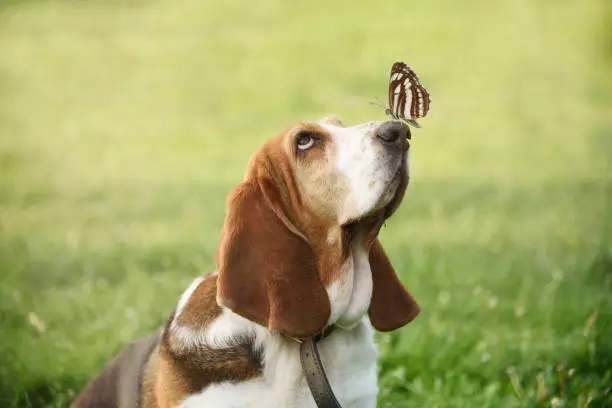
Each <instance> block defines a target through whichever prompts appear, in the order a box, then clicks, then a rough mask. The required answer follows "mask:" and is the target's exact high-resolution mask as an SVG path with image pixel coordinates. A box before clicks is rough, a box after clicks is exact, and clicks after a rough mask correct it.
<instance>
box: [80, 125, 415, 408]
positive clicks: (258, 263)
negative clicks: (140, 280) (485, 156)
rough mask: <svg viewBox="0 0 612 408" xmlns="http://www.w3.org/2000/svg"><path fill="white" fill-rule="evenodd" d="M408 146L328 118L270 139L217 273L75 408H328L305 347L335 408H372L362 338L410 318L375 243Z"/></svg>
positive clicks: (375, 129) (403, 134)
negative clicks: (308, 343) (316, 388)
mask: <svg viewBox="0 0 612 408" xmlns="http://www.w3.org/2000/svg"><path fill="white" fill-rule="evenodd" d="M409 139H410V130H409V128H408V126H406V124H404V123H403V122H397V121H391V122H368V123H364V124H360V125H357V126H352V127H345V126H343V125H342V123H341V122H340V120H339V119H338V118H336V117H332V118H326V119H323V120H320V121H312V122H308V121H306V122H299V123H296V124H294V125H292V126H290V127H288V128H287V129H285V130H284V131H283V132H282V133H281V134H280V135H278V136H276V137H274V138H272V139H270V140H268V141H267V142H266V143H265V144H264V145H263V147H262V148H261V149H260V150H259V151H257V152H256V153H255V154H254V155H253V156H252V158H251V160H250V161H249V163H248V166H247V170H246V175H245V178H244V181H243V182H242V183H241V184H239V185H238V186H237V187H235V188H234V190H233V191H232V192H231V194H230V195H229V198H228V201H227V214H226V218H225V222H224V225H223V227H222V230H221V237H220V243H219V247H218V251H217V257H216V265H217V270H216V272H213V273H210V274H208V275H206V276H203V277H200V278H197V279H196V280H195V281H194V282H193V283H192V284H191V286H190V287H189V288H188V289H187V290H186V291H185V292H184V293H183V295H182V296H181V297H180V300H179V302H178V305H177V307H176V309H175V310H174V312H173V314H172V315H171V316H170V318H169V319H168V321H167V322H166V324H165V325H164V327H162V328H161V329H159V330H158V331H156V332H155V333H153V334H151V335H149V336H148V337H146V338H144V339H141V340H139V341H136V342H135V343H132V344H131V345H129V346H128V347H127V348H126V349H124V350H123V351H122V352H121V353H120V354H119V355H118V356H117V357H116V358H115V359H114V360H112V361H111V362H110V363H108V364H107V365H106V367H105V368H104V369H103V370H102V372H101V373H100V374H99V375H98V376H97V377H96V378H95V379H93V380H92V381H91V382H90V383H89V384H88V385H87V386H86V387H85V389H84V390H83V391H82V392H81V393H80V394H79V395H78V396H77V397H76V399H75V401H74V402H73V407H75V408H83V407H94V408H99V407H100V408H103V407H113V408H114V407H130V408H132V407H142V408H153V407H155V408H167V407H215V408H218V407H228V408H229V407H245V408H246V407H291V408H306V407H317V406H318V407H322V406H327V405H325V404H322V403H320V402H319V401H318V400H317V401H315V396H314V395H313V392H311V389H310V388H309V384H310V383H309V382H308V381H307V379H308V378H307V376H306V375H305V372H304V368H303V366H302V365H303V362H301V359H300V353H301V351H300V347H301V346H300V343H302V342H303V341H305V340H307V339H313V338H316V344H317V346H318V351H317V357H318V358H319V359H320V361H322V363H323V366H324V368H323V367H321V370H322V371H323V374H322V375H323V376H325V377H326V379H325V381H328V386H331V389H333V394H335V398H337V400H336V401H337V402H338V404H339V405H337V406H340V405H341V406H343V407H353V408H373V407H375V406H376V398H377V394H378V385H377V365H376V362H377V350H376V347H375V344H374V341H373V330H374V329H376V330H379V331H383V332H386V331H391V330H395V329H398V328H400V327H403V326H404V325H406V324H407V323H409V322H410V321H412V320H413V319H414V318H415V317H416V316H417V314H418V313H419V310H420V309H419V306H418V304H417V303H416V301H415V300H414V299H413V297H412V296H411V295H410V293H408V292H407V291H406V289H405V288H404V287H403V286H402V283H401V282H400V280H399V279H398V277H397V275H396V273H395V270H394V269H393V266H392V265H391V262H390V260H389V258H388V257H387V255H386V254H385V251H384V250H383V247H382V246H381V243H380V242H379V240H378V238H377V236H378V233H379V230H380V228H381V226H382V225H383V223H384V222H385V221H386V220H387V219H388V218H389V217H390V216H391V215H392V214H393V213H394V212H395V211H396V209H397V208H398V206H399V204H400V202H401V201H402V199H403V197H404V193H405V191H406V187H407V185H408V180H409ZM322 333H327V335H322ZM319 366H320V365H319ZM319 374H320V373H319ZM328 388H329V387H328ZM324 393H325V392H324ZM329 406H333V405H329Z"/></svg>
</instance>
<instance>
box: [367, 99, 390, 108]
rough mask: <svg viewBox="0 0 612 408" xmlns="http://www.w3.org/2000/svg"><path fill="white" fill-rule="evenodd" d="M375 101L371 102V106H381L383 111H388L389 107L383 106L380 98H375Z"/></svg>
mask: <svg viewBox="0 0 612 408" xmlns="http://www.w3.org/2000/svg"><path fill="white" fill-rule="evenodd" d="M374 99H375V101H370V105H374V106H380V107H381V108H383V109H387V107H386V106H385V105H383V104H382V103H380V101H379V100H378V98H374Z"/></svg>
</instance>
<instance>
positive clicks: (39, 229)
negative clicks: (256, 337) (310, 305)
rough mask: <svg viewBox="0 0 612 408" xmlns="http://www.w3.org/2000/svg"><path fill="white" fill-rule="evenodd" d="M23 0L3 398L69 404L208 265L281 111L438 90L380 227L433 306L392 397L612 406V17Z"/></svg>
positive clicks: (392, 342)
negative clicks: (414, 80)
mask: <svg viewBox="0 0 612 408" xmlns="http://www.w3.org/2000/svg"><path fill="white" fill-rule="evenodd" d="M132 3H133V4H132V5H129V6H128V5H125V4H124V3H123V2H102V1H91V2H73V1H68V0H65V1H54V0H49V1H44V2H37V1H29V2H17V1H11V2H8V3H5V4H4V6H1V5H0V7H2V8H0V12H1V13H2V14H1V15H0V274H1V275H0V276H1V278H0V406H2V407H5V406H6V407H39V406H51V407H59V406H64V405H66V403H67V401H69V400H70V398H71V397H72V396H74V395H75V393H76V392H78V390H79V389H80V388H81V387H82V386H84V384H85V383H86V382H87V381H88V380H89V379H90V378H91V377H92V376H93V375H94V374H95V373H96V371H97V370H99V369H100V367H101V366H102V365H103V364H104V363H105V362H106V361H107V360H108V359H109V358H110V357H111V356H112V355H113V354H114V353H115V352H117V351H118V350H119V349H120V348H121V347H122V346H124V345H125V344H127V343H128V342H129V341H131V340H133V339H135V338H136V337H138V336H140V335H142V334H145V333H147V332H149V331H150V330H152V329H154V328H155V327H157V326H158V325H160V324H161V323H162V322H163V321H164V320H165V319H166V317H167V316H168V314H169V313H170V311H171V310H172V308H173V307H174V305H175V304H176V301H177V299H178V296H179V295H180V293H181V292H182V291H183V290H184V288H185V287H186V286H187V285H188V283H189V282H190V281H191V279H192V278H193V277H194V276H197V275H198V274H202V273H204V272H207V271H210V270H211V269H212V268H213V267H214V266H213V257H214V253H215V250H216V246H217V239H218V232H219V229H220V227H221V223H222V221H223V211H224V202H225V196H226V194H227V193H228V192H229V191H230V189H231V188H232V186H234V185H235V184H236V183H237V182H238V181H239V180H240V179H241V177H242V174H243V171H244V167H245V164H246V161H247V159H248V157H249V155H250V154H251V153H252V152H253V151H254V150H255V149H256V148H257V147H258V146H259V145H260V144H261V143H262V142H263V141H264V140H265V139H266V138H268V137H270V136H272V135H274V134H275V133H277V132H279V131H280V130H282V129H283V128H284V127H285V126H287V125H289V124H290V123H291V122H293V121H296V120H301V119H316V118H319V117H321V116H323V115H325V114H327V113H337V114H339V115H340V116H341V117H342V118H343V119H344V121H345V122H346V123H348V124H355V123H359V122H363V121H367V120H374V119H376V120H380V119H383V112H382V110H381V109H380V108H376V107H374V106H372V105H370V104H369V103H368V102H369V101H370V100H372V99H373V98H374V97H379V98H381V99H384V95H385V92H386V82H387V80H388V70H389V68H390V66H391V63H392V62H393V61H394V60H400V59H401V60H405V61H407V62H408V63H409V64H410V65H412V66H413V67H414V68H415V69H416V71H417V73H418V74H419V75H420V77H421V79H422V82H423V83H424V84H425V85H426V86H427V87H428V88H429V89H430V91H431V94H432V99H433V103H432V108H431V113H430V116H429V117H427V118H425V119H424V120H422V124H423V129H421V130H418V131H415V132H414V133H413V135H414V137H413V148H412V164H413V173H412V174H413V179H412V184H411V186H410V187H409V190H408V194H407V197H406V200H405V202H404V204H403V206H402V208H401V209H400V211H399V212H398V214H397V215H396V216H395V217H394V218H393V219H392V220H391V221H390V222H389V223H388V227H387V228H386V229H385V230H384V231H383V237H382V239H383V243H384V245H385V247H386V248H387V251H388V253H389V254H390V256H391V258H392V260H393V262H394V264H395V266H396V267H397V269H398V271H400V272H401V275H402V279H403V280H404V281H405V282H406V284H407V286H408V287H409V289H410V290H411V292H412V293H413V294H414V296H415V297H416V298H417V299H418V300H419V302H420V304H421V306H422V309H423V311H422V314H421V315H420V317H419V318H418V319H417V320H416V322H415V323H414V324H411V325H409V326H408V327H406V328H404V329H402V330H400V331H398V332H395V333H392V334H383V335H379V336H377V339H378V341H379V343H380V349H381V359H380V371H381V372H380V385H381V395H380V401H379V406H380V407H420V406H427V407H466V408H468V407H469V408H472V407H525V406H527V407H536V406H550V405H551V404H553V402H552V401H557V400H555V398H556V399H558V400H559V401H562V402H563V403H564V405H563V406H565V407H585V406H589V407H604V406H612V390H611V387H612V208H611V203H612V164H611V160H610V157H612V115H610V112H612V77H610V72H611V71H612V30H611V29H610V27H612V8H611V7H610V6H609V4H608V3H606V2H605V1H604V0H601V1H596V0H584V1H565V0H560V1H547V0H537V1H533V0H517V1H513V2H509V1H506V2H503V1H485V0H467V1H461V2H459V1H451V0H435V1H421V2H406V1H402V0H387V1H378V2H372V3H371V4H369V5H365V4H358V3H357V2H350V1H333V2H325V1H321V0H315V1H312V2H281V1H274V0H266V1H263V2H238V1H227V2H200V1H196V0H176V1H172V2H162V1H140V2H132Z"/></svg>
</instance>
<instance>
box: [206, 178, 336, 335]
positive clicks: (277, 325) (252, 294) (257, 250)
mask: <svg viewBox="0 0 612 408" xmlns="http://www.w3.org/2000/svg"><path fill="white" fill-rule="evenodd" d="M292 231H293V232H292ZM296 233H298V234H299V232H298V231H297V229H296V228H295V226H293V225H292V224H290V223H289V221H288V220H287V218H286V216H285V215H284V213H283V212H282V206H281V205H280V196H279V193H278V191H277V189H276V186H275V185H274V183H273V182H272V181H270V180H269V179H259V180H251V181H246V182H244V183H242V184H240V185H239V186H238V187H236V189H235V190H234V191H233V192H232V194H231V195H230V198H229V200H228V214H227V217H226V219H225V224H224V226H223V230H222V232H221V243H220V246H219V250H218V253H217V267H218V269H217V271H218V274H219V277H218V281H217V301H218V302H219V304H221V305H223V306H226V307H228V308H230V309H231V310H233V311H234V312H235V313H237V314H239V315H241V316H243V317H245V318H247V319H249V320H251V321H253V322H255V323H258V324H261V325H263V326H266V327H267V328H268V329H270V330H272V331H276V332H282V333H285V334H287V335H289V336H291V337H295V338H306V337H310V336H312V335H314V334H317V333H319V332H320V331H322V330H323V328H324V327H325V325H326V324H327V321H328V319H329V315H330V310H331V308H330V302H329V298H328V297H327V292H326V291H325V288H324V286H323V284H322V283H321V281H320V279H319V273H318V270H317V265H316V259H315V255H314V252H313V250H312V248H311V247H310V245H308V243H307V242H305V240H304V238H303V237H300V236H298V235H296Z"/></svg>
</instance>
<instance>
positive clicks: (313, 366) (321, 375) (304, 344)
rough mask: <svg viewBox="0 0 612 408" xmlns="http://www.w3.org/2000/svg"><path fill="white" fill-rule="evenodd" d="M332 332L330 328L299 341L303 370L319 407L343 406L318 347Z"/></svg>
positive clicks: (332, 407)
mask: <svg viewBox="0 0 612 408" xmlns="http://www.w3.org/2000/svg"><path fill="white" fill-rule="evenodd" d="M331 332H332V330H331V328H330V329H328V330H327V331H323V332H322V333H320V334H318V335H316V336H313V337H309V338H308V339H306V340H301V341H299V342H300V343H301V344H300V361H301V362H302V371H303V372H304V376H305V377H306V382H307V383H308V388H310V393H311V394H312V397H313V398H314V400H315V403H316V404H317V407H318V408H342V406H341V405H340V403H339V402H338V400H337V399H336V396H335V395H334V391H333V390H332V388H331V385H330V384H329V380H328V379H327V375H326V374H325V367H323V362H322V361H321V357H320V356H319V348H318V347H317V343H318V342H319V341H321V340H323V339H324V338H326V337H327V336H329V335H330V334H331Z"/></svg>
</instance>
